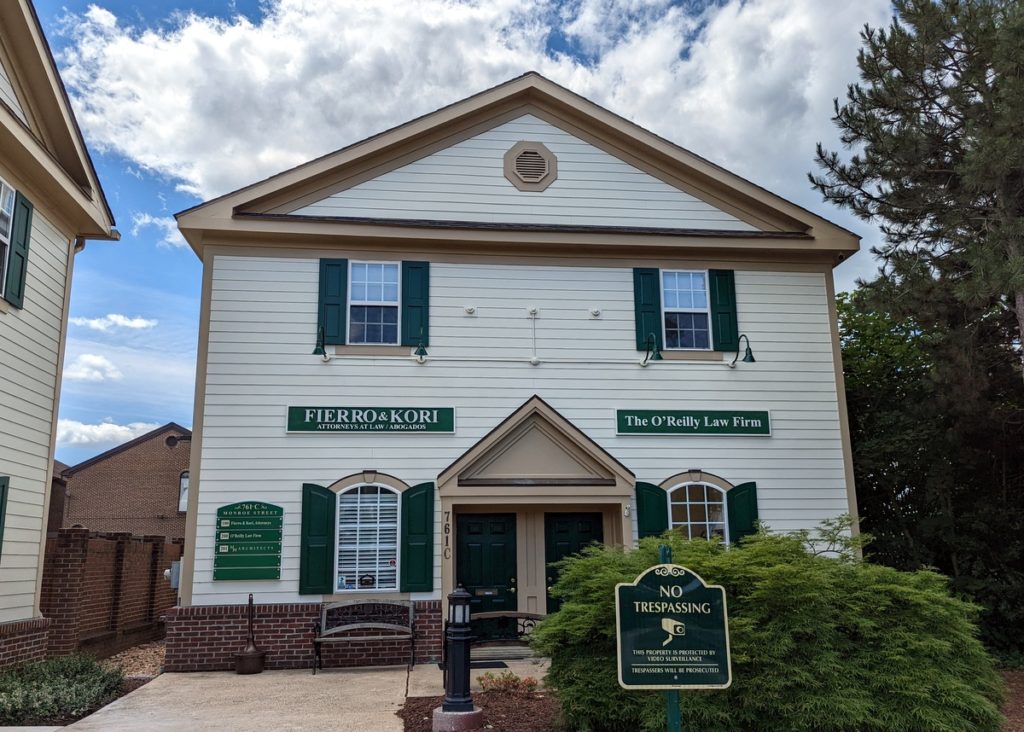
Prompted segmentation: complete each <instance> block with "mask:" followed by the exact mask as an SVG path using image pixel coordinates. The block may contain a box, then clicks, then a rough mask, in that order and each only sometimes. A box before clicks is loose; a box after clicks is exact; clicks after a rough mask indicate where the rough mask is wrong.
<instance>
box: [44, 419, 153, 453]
mask: <svg viewBox="0 0 1024 732" xmlns="http://www.w3.org/2000/svg"><path fill="white" fill-rule="evenodd" d="M159 426H160V425H158V424H156V423H150V422H131V423H129V424H114V422H113V421H104V422H100V423H99V424H85V423H83V422H78V421H76V420H73V419H58V420H57V444H58V445H61V446H64V447H113V446H114V445H120V444H121V443H122V442H127V441H128V440H134V439H135V438H136V437H139V436H140V435H144V434H146V433H147V432H150V431H151V430H155V429H156V428H157V427H159Z"/></svg>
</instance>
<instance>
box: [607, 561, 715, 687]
mask: <svg viewBox="0 0 1024 732" xmlns="http://www.w3.org/2000/svg"><path fill="white" fill-rule="evenodd" d="M615 629H616V636H617V639H618V661H619V664H618V665H619V685H620V686H622V687H623V688H625V689H725V688H727V687H728V686H729V685H730V684H732V663H731V658H730V655H729V620H728V617H727V615H726V609H725V589H724V588H723V587H720V586H718V585H711V586H709V585H707V584H705V583H704V580H702V579H701V578H700V577H699V576H697V575H696V574H694V573H693V572H691V571H690V570H688V569H686V567H680V566H679V565H676V564H658V565H656V566H654V567H651V568H650V569H648V570H646V571H645V572H643V573H642V574H641V575H640V576H639V577H637V578H636V581H634V582H632V583H630V582H620V583H619V584H617V585H615Z"/></svg>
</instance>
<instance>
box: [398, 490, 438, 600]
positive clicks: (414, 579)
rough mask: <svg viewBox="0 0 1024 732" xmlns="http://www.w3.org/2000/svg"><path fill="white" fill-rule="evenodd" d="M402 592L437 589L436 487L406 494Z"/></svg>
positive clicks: (403, 502)
mask: <svg viewBox="0 0 1024 732" xmlns="http://www.w3.org/2000/svg"><path fill="white" fill-rule="evenodd" d="M401 565H402V569H401V571H402V578H401V584H400V585H399V587H400V589H401V591H402V592H431V591H432V590H433V589H434V484H433V483H420V484H419V485H414V486H413V487H412V488H410V489H408V490H407V491H404V492H403V493H402V543H401Z"/></svg>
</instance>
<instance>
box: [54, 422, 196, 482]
mask: <svg viewBox="0 0 1024 732" xmlns="http://www.w3.org/2000/svg"><path fill="white" fill-rule="evenodd" d="M172 431H173V432H179V433H180V434H181V435H182V437H186V438H188V439H190V440H191V439H192V430H190V429H188V428H186V427H182V426H181V425H180V424H178V423H177V422H168V423H167V424H165V425H163V426H162V427H157V428H156V429H155V430H151V431H149V432H147V433H146V434H144V435H140V436H139V437H136V438H135V439H134V440H129V441H128V442H123V443H121V444H120V445H118V446H117V447H112V448H110V449H109V450H107V451H106V452H101V453H100V454H99V455H94V456H93V457H91V458H89V459H88V460H83V461H82V462H80V463H78V464H77V465H73V466H71V467H70V468H66V469H65V470H64V471H63V472H62V473H61V476H62V477H65V478H70V477H71V476H72V475H74V474H75V473H77V472H78V471H80V470H82V469H83V468H88V467H89V466H90V465H95V464H96V463H99V462H102V461H104V460H106V459H108V458H111V457H113V456H114V455H117V454H119V453H122V452H124V451H125V450H130V449H131V448H133V447H135V446H136V445H139V444H141V443H143V442H146V441H148V440H152V439H153V438H154V437H159V436H160V435H162V434H164V433H166V432H172Z"/></svg>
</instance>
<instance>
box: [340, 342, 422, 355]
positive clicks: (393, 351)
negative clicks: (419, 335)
mask: <svg viewBox="0 0 1024 732" xmlns="http://www.w3.org/2000/svg"><path fill="white" fill-rule="evenodd" d="M412 351H413V348H412V346H374V345H365V346H361V345H360V346H335V347H334V355H335V356H411V355H412Z"/></svg>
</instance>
